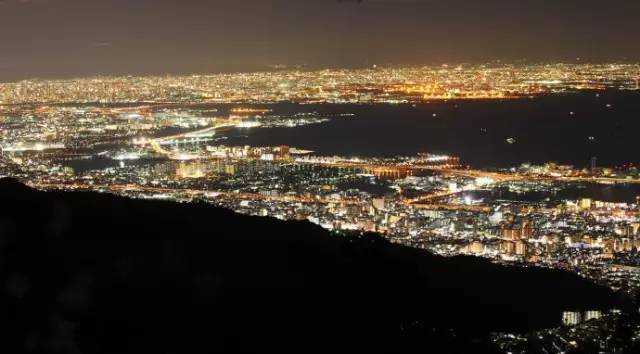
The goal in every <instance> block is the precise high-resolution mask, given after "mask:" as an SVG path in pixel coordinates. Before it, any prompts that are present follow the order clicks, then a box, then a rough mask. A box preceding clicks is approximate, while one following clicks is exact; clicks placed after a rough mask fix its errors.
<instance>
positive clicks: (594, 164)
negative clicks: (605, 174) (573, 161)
mask: <svg viewBox="0 0 640 354" xmlns="http://www.w3.org/2000/svg"><path fill="white" fill-rule="evenodd" d="M597 163H598V158H597V157H595V156H594V157H592V158H591V164H590V166H589V167H590V168H591V171H592V172H593V171H595V170H596V168H597V167H598V164H597Z"/></svg>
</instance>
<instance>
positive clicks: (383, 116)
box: [226, 91, 640, 168]
mask: <svg viewBox="0 0 640 354" xmlns="http://www.w3.org/2000/svg"><path fill="white" fill-rule="evenodd" d="M599 95H600V96H599V97H596V93H595V92H589V93H580V94H563V95H553V96H547V97H537V98H533V99H529V98H527V99H518V100H506V101H449V102H433V103H425V104H420V105H418V106H416V107H412V106H411V105H293V104H278V105H273V106H270V107H271V108H272V109H274V113H287V112H299V111H309V112H311V111H316V112H319V113H326V114H336V113H355V114H356V115H357V116H356V117H352V118H335V119H333V120H332V121H331V122H327V123H324V124H318V125H308V126H303V127H298V128H274V129H250V130H248V129H238V130H231V131H229V132H227V134H229V136H230V137H232V138H231V139H229V141H227V142H226V143H227V144H230V145H236V144H250V145H278V144H287V145H291V146H295V147H299V148H303V149H310V150H314V151H316V152H318V153H319V154H325V155H358V156H393V155H413V154H415V153H417V152H434V153H446V154H452V155H457V156H460V157H461V158H462V160H463V162H464V163H466V164H469V165H471V166H473V167H476V168H487V167H510V166H515V165H519V164H521V163H523V162H532V163H544V162H548V161H556V162H560V163H566V164H572V165H574V166H577V167H585V166H588V164H589V160H590V159H591V157H592V156H597V158H598V164H599V165H603V166H604V165H607V166H611V165H620V164H623V163H628V162H634V163H639V162H640V154H639V151H640V146H639V145H638V132H640V92H630V91H629V92H600V93H599ZM607 104H610V105H611V107H607ZM570 112H574V115H571V114H570ZM434 113H435V114H436V115H437V116H436V117H435V118H434V117H433V114H434ZM245 136H247V137H245ZM589 137H594V140H590V139H589ZM508 138H514V139H515V140H516V142H515V143H514V144H509V143H507V142H506V139H508Z"/></svg>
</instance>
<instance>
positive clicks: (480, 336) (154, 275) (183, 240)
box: [0, 179, 629, 353]
mask: <svg viewBox="0 0 640 354" xmlns="http://www.w3.org/2000/svg"><path fill="white" fill-rule="evenodd" d="M0 286H1V287H0V313H1V314H2V315H1V316H0V322H1V323H2V328H1V329H0V330H1V331H0V352H2V353H220V352H224V353H231V352H234V353H235V352H242V353H250V352H254V353H265V352H274V353H338V352H367V353H371V352H390V353H404V352H418V351H420V352H434V353H441V352H466V353H473V352H492V349H491V346H490V343H488V342H486V341H485V340H484V338H486V335H487V334H488V333H489V332H490V331H498V330H508V331H526V330H532V329H537V328H541V327H545V326H547V327H548V326H555V325H557V324H559V320H560V313H561V311H563V310H567V309H572V308H575V309H598V308H601V309H609V308H612V307H617V308H622V309H627V308H628V306H629V304H628V303H627V302H626V300H624V299H621V298H619V297H617V296H616V295H614V294H612V293H611V292H610V291H608V290H607V289H605V288H602V287H599V286H596V285H593V284H591V283H589V282H588V281H586V280H583V279H581V278H579V277H577V276H574V275H571V274H568V273H563V272H558V271H551V270H542V269H524V268H508V267H501V266H497V265H493V264H491V263H489V262H486V261H484V260H479V259H475V258H464V257H459V258H451V259H445V258H441V257H436V256H433V255H431V254H429V253H427V252H424V251H421V250H417V249H411V248H405V247H401V246H397V245H393V244H390V243H389V242H387V241H386V240H384V239H382V238H380V237H379V236H377V235H375V234H365V235H352V236H339V235H332V234H330V233H328V232H327V231H325V230H323V229H321V228H319V227H317V226H314V225H312V224H310V223H307V222H283V221H277V220H275V219H270V218H258V217H250V216H243V215H238V214H235V213H233V212H231V211H228V210H224V209H218V208H215V207H212V206H210V205H206V204H178V203H171V202H158V201H143V200H131V199H126V198H122V197H117V196H113V195H108V194H99V193H69V192H39V191H35V190H32V189H29V188H27V187H25V186H23V185H21V184H19V183H18V182H15V181H12V180H7V179H5V180H1V181H0Z"/></svg>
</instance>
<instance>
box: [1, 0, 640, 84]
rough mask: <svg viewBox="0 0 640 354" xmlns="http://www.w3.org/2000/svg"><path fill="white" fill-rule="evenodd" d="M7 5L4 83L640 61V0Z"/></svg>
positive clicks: (10, 0) (101, 0) (22, 0)
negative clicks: (277, 69) (278, 67)
mask: <svg viewBox="0 0 640 354" xmlns="http://www.w3.org/2000/svg"><path fill="white" fill-rule="evenodd" d="M343 1H344V2H339V1H337V0H208V1H207V0H0V81H10V80H16V79H21V78H28V77H66V76H82V75H94V74H146V73H154V74H164V73H192V72H199V73H205V72H226V71H252V70H265V69H267V68H268V66H269V65H274V64H287V65H299V64H302V65H307V67H309V68H321V67H361V66H368V65H372V64H430V63H433V64H440V63H444V62H481V61H489V60H494V59H502V60H507V61H513V60H519V59H527V60H530V61H531V60H532V61H557V60H564V61H566V60H573V59H575V58H576V57H581V58H582V60H583V61H585V60H586V61H609V60H621V59H626V60H632V61H640V45H638V43H639V38H640V26H638V22H639V21H640V1H639V0H363V2H362V3H357V2H356V1H348V0H343Z"/></svg>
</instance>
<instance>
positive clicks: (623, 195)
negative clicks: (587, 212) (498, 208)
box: [465, 183, 640, 203]
mask: <svg viewBox="0 0 640 354" xmlns="http://www.w3.org/2000/svg"><path fill="white" fill-rule="evenodd" d="M465 196H469V197H471V198H474V199H479V198H483V199H492V200H513V201H522V202H541V201H544V200H547V199H548V200H549V201H562V200H577V199H581V198H591V199H593V200H599V201H604V202H614V203H635V202H636V201H637V199H636V198H637V197H640V185H631V184H629V185H620V184H619V185H606V184H595V183H592V184H586V185H581V186H578V185H567V186H563V187H562V188H561V189H560V190H558V191H557V192H526V193H516V192H511V191H509V190H508V189H498V190H492V191H472V192H467V193H465Z"/></svg>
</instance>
